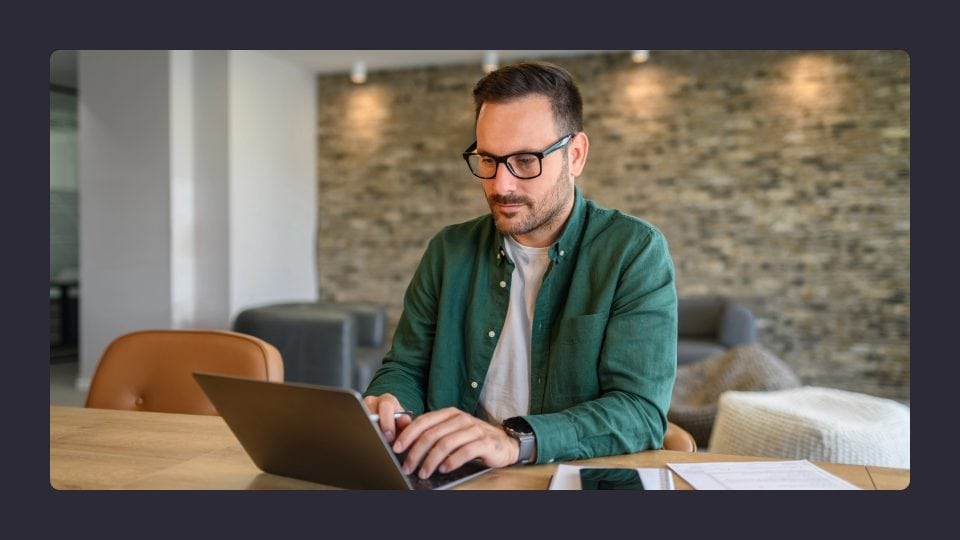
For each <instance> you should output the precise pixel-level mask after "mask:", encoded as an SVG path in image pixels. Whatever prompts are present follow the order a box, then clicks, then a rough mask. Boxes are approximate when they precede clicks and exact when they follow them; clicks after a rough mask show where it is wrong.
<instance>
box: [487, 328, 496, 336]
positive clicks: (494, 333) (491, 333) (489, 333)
mask: <svg viewBox="0 0 960 540" xmlns="http://www.w3.org/2000/svg"><path fill="white" fill-rule="evenodd" d="M487 335H488V336H490V337H493V336H495V335H497V333H496V332H494V331H493V330H491V331H489V332H487Z"/></svg>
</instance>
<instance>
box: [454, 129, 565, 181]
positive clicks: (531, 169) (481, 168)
mask: <svg viewBox="0 0 960 540" xmlns="http://www.w3.org/2000/svg"><path fill="white" fill-rule="evenodd" d="M574 135H576V133H571V134H570V135H567V136H565V137H563V138H562V139H560V140H559V141H557V142H555V143H553V144H551V145H550V146H549V147H547V149H546V150H544V151H543V152H517V153H515V154H507V155H506V156H492V155H490V154H478V153H476V149H477V142H476V141H474V142H473V144H471V145H470V147H469V148H467V149H466V150H465V151H464V152H463V159H464V161H466V162H467V167H470V172H472V173H473V175H474V176H476V177H477V178H481V179H483V180H489V179H490V178H493V177H494V176H496V175H497V167H498V166H499V165H500V164H501V163H503V164H504V165H506V166H507V170H508V171H510V174H512V175H514V176H516V177H517V178H519V179H520V180H530V179H532V178H536V177H538V176H540V173H541V172H543V158H544V157H546V156H547V155H549V154H550V153H551V152H554V151H556V150H559V149H561V148H563V147H564V146H565V145H566V144H567V143H568V142H570V139H572V138H573V137H574Z"/></svg>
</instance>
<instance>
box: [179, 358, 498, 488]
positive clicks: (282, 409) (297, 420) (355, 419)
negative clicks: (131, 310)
mask: <svg viewBox="0 0 960 540" xmlns="http://www.w3.org/2000/svg"><path fill="white" fill-rule="evenodd" d="M193 377H194V378H195V379H196V380H197V382H198V383H199V384H200V387H201V388H202V389H203V391H204V393H206V395H207V397H208V398H209V399H210V401H211V403H213V405H214V407H216V409H217V412H218V413H219V414H220V416H221V417H223V420H224V421H225V422H226V423H227V425H228V426H229V427H230V430H231V431H233V434H234V436H236V437H237V440H238V441H240V444H241V446H243V449H244V451H245V452H246V453H247V455H249V456H250V459H252V460H253V463H254V464H255V465H256V466H257V467H258V468H259V469H260V470H262V471H264V472H268V473H271V474H277V475H280V476H289V477H292V478H297V479H300V480H307V481H310V482H317V483H320V484H326V485H330V486H336V487H342V488H347V489H404V490H409V489H419V490H431V489H448V488H451V487H453V486H455V485H457V484H460V483H463V482H466V481H467V480H470V479H471V478H475V477H477V476H479V475H481V474H484V473H486V472H489V471H490V470H491V469H490V468H489V467H487V466H486V465H484V464H483V463H481V462H479V461H471V462H468V463H466V464H464V465H463V466H462V467H460V468H459V469H456V470H454V471H450V472H448V473H439V472H435V473H434V474H433V475H431V476H430V477H429V478H426V479H421V478H419V477H418V476H417V475H416V473H417V471H416V470H415V471H413V473H411V474H409V475H406V474H404V473H403V470H402V469H401V468H400V464H401V463H402V462H403V458H404V457H405V454H395V453H394V452H393V450H392V449H391V447H390V445H389V444H388V443H387V441H386V439H384V437H383V433H381V431H380V427H379V425H378V424H377V422H376V420H371V419H370V413H369V411H368V410H367V407H366V405H365V404H364V403H363V400H362V399H361V397H360V394H359V393H357V392H356V391H355V390H352V389H349V388H335V387H329V386H319V385H312V384H303V383H289V382H288V383H279V382H268V381H261V380H254V379H246V378H242V377H233V376H227V375H215V374H212V373H199V372H198V373H194V374H193Z"/></svg>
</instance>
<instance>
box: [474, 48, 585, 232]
mask: <svg viewBox="0 0 960 540" xmlns="http://www.w3.org/2000/svg"><path fill="white" fill-rule="evenodd" d="M473 96H474V101H475V103H476V107H477V120H476V132H477V144H476V150H474V152H475V153H477V154H480V155H482V156H486V157H485V161H486V162H487V163H488V165H489V164H490V163H492V162H493V160H495V159H496V158H498V157H504V156H508V155H511V154H516V153H519V152H528V153H531V154H544V155H543V156H542V158H538V157H537V156H534V157H533V158H531V159H530V160H528V161H531V162H532V167H533V170H534V173H535V172H536V170H537V169H538V168H539V171H540V174H539V175H537V176H536V177H534V178H530V179H521V178H518V175H519V176H526V174H524V172H523V171H521V170H518V169H519V168H520V165H521V164H520V163H518V161H517V160H511V161H508V162H506V163H503V162H500V163H492V166H493V169H492V170H493V173H490V174H493V177H492V178H488V179H484V180H482V183H483V190H484V194H485V195H486V198H487V203H488V204H489V205H490V211H491V213H492V214H493V217H494V220H495V222H496V225H497V227H498V228H499V229H500V231H501V232H503V233H504V234H510V235H513V237H514V238H516V239H517V240H518V241H520V242H521V243H523V244H526V245H530V246H541V245H549V244H550V243H551V242H553V241H554V240H555V239H556V237H557V236H558V235H559V232H560V230H561V229H562V226H563V224H564V223H565V222H566V219H567V217H568V216H569V215H570V211H571V209H572V208H573V182H574V178H575V177H577V176H579V175H580V172H581V171H582V170H583V166H584V164H585V163H586V158H587V149H588V146H589V141H588V140H587V136H586V134H585V133H583V131H582V128H583V104H582V100H581V98H580V92H579V90H578V89H577V87H576V85H575V84H574V83H573V80H572V78H571V77H570V74H569V73H567V71H566V70H564V69H563V68H561V67H559V66H556V65H553V64H548V63H545V62H524V63H520V64H515V65H511V66H505V67H503V68H500V69H498V70H496V71H494V72H492V73H490V74H489V75H487V76H486V77H484V78H483V79H481V80H480V81H479V82H477V84H476V86H474V89H473ZM568 135H570V136H571V137H570V138H569V139H566V142H564V139H565V138H566V137H567V136H568ZM556 144H561V145H562V146H561V147H560V148H559V149H558V150H556V151H550V152H549V153H548V152H546V150H548V149H553V147H554V146H555V145H556ZM529 157H530V156H523V157H522V159H524V160H526V159H527V158H529ZM490 158H493V159H490ZM518 159H521V158H518ZM537 161H539V163H537ZM508 164H510V165H511V166H513V171H511V170H510V168H508V167H507V165H508ZM475 172H477V171H475ZM514 173H518V174H514ZM531 174H532V173H531ZM481 176H486V174H484V173H481Z"/></svg>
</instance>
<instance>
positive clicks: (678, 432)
mask: <svg viewBox="0 0 960 540" xmlns="http://www.w3.org/2000/svg"><path fill="white" fill-rule="evenodd" d="M663 449H664V450H675V451H677V452H696V451H697V441H696V440H695V439H694V438H693V435H691V434H690V433H689V432H688V431H687V430H685V429H683V428H682V427H680V426H678V425H676V424H674V423H673V422H667V432H666V434H664V436H663Z"/></svg>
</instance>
